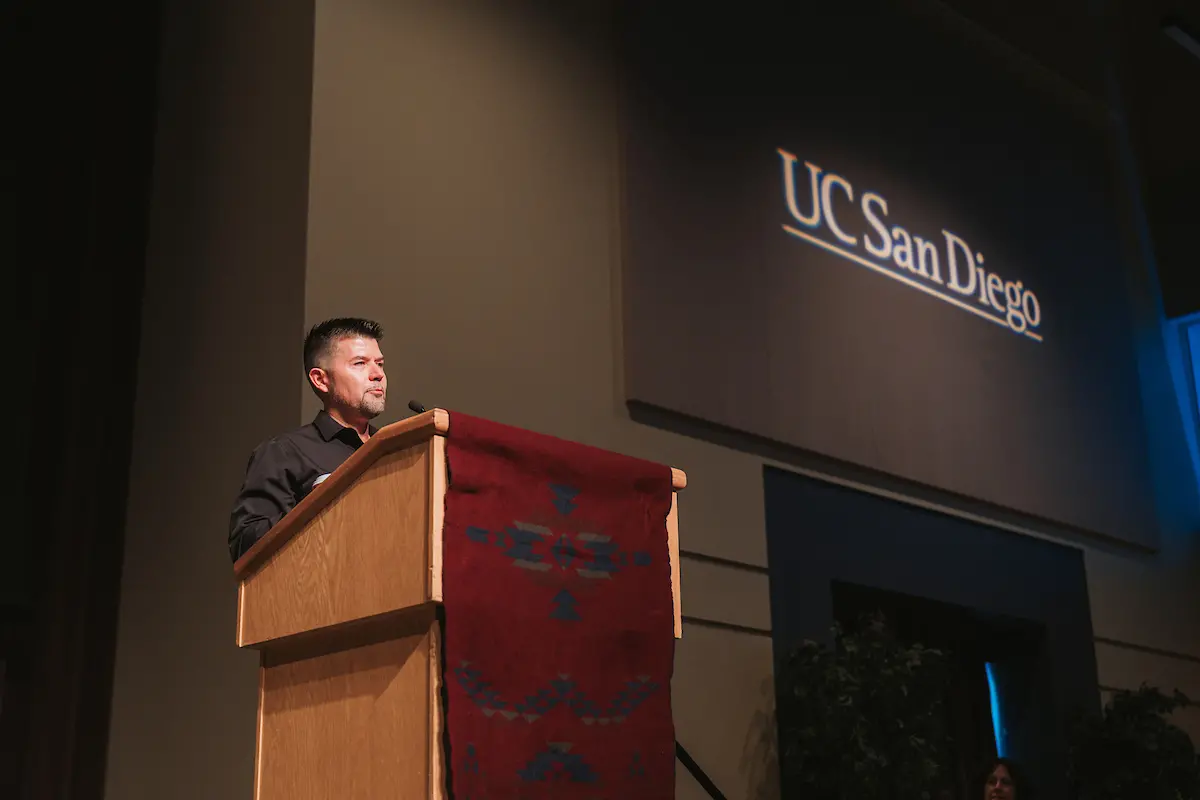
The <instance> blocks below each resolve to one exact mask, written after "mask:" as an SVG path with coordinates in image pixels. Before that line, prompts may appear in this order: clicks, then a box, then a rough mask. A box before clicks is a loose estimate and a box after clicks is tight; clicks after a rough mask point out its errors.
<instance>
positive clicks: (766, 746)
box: [741, 677, 780, 800]
mask: <svg viewBox="0 0 1200 800" xmlns="http://www.w3.org/2000/svg"><path fill="white" fill-rule="evenodd" d="M777 732H778V728H777V726H776V721H775V680H774V678H772V677H767V678H764V679H763V682H762V684H761V685H760V686H759V699H758V711H756V712H754V717H753V718H752V719H751V720H750V729H749V730H748V731H747V733H746V741H745V744H744V746H743V748H742V761H741V771H742V774H744V775H745V776H746V781H747V786H746V797H747V798H750V800H779V798H780V785H779V736H778V733H777Z"/></svg>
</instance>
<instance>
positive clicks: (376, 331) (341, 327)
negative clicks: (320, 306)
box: [304, 317, 383, 391]
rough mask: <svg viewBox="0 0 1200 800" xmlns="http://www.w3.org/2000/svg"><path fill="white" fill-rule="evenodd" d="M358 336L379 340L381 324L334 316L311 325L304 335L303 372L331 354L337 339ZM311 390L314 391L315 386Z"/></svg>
mask: <svg viewBox="0 0 1200 800" xmlns="http://www.w3.org/2000/svg"><path fill="white" fill-rule="evenodd" d="M358 336H361V337H363V338H364V339H374V340H375V341H377V342H381V341H383V326H382V325H380V324H379V323H378V322H375V321H374V320H370V319H362V318H361V317H334V318H333V319H327V320H325V321H324V322H318V323H317V324H316V325H313V326H312V328H310V329H309V331H308V335H307V336H305V337H304V374H305V375H308V373H309V371H310V370H312V368H313V367H319V366H321V364H320V363H319V362H321V361H324V360H325V359H326V358H328V357H329V356H331V355H332V354H333V350H334V347H336V346H337V343H338V341H339V340H341V339H346V338H354V337H358ZM309 385H311V381H310V383H309ZM313 391H316V387H315V386H314V387H313Z"/></svg>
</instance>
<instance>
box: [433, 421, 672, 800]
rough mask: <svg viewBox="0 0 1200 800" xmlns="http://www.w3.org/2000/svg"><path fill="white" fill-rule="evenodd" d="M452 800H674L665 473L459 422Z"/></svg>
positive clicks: (451, 490) (454, 473) (451, 503)
mask: <svg viewBox="0 0 1200 800" xmlns="http://www.w3.org/2000/svg"><path fill="white" fill-rule="evenodd" d="M447 456H448V460H449V473H450V479H449V486H448V490H447V496H446V511H445V515H446V516H445V546H444V571H443V580H444V589H443V593H444V600H445V612H446V627H445V670H446V676H445V678H446V687H447V718H446V726H447V732H448V736H449V750H448V753H447V757H448V763H449V766H450V779H451V788H452V791H453V795H454V797H455V798H456V800H500V798H504V799H505V800H516V799H517V798H531V799H532V798H556V800H574V799H575V798H579V799H580V800H584V799H586V800H598V798H608V799H609V800H631V799H633V798H654V800H662V799H663V798H672V797H674V790H675V774H674V767H675V749H674V748H675V731H674V725H673V722H672V718H671V694H670V685H671V673H672V667H673V658H674V645H675V642H674V638H673V617H672V598H671V570H670V563H669V557H668V552H667V533H666V518H667V514H668V512H669V511H670V507H671V471H670V469H669V468H668V467H664V466H660V465H657V464H652V463H648V462H645V461H640V460H637V459H633V458H627V457H624V456H618V455H615V454H612V453H608V452H605V451H602V450H597V449H595V448H591V447H586V446H583V445H576V444H572V443H569V442H565V441H562V440H559V439H554V438H552V437H548V436H541V435H536V434H531V433H529V432H526V431H521V430H519V429H515V428H510V427H507V426H503V425H498V424H496V423H491V422H486V421H484V420H480V419H476V418H473V417H469V416H466V415H463V414H457V413H456V414H454V415H452V417H451V425H450V432H449V435H448V437H447Z"/></svg>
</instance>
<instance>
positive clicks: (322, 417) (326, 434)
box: [313, 409, 379, 442]
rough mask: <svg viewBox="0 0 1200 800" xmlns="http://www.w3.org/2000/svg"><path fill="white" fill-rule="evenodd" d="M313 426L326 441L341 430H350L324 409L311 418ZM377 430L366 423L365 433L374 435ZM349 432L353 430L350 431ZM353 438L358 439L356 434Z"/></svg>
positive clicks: (334, 436)
mask: <svg viewBox="0 0 1200 800" xmlns="http://www.w3.org/2000/svg"><path fill="white" fill-rule="evenodd" d="M313 427H315V428H316V429H317V433H319V434H321V438H322V439H324V440H325V441H327V442H328V441H331V440H333V439H334V438H336V437H337V436H338V434H340V433H342V431H349V430H350V429H349V428H347V427H346V426H345V425H343V424H342V423H340V422H338V421H337V420H336V419H334V418H333V417H331V416H329V412H328V411H325V410H324V409H322V410H321V411H318V412H317V416H316V419H314V420H313ZM378 431H379V429H378V428H376V427H375V426H374V425H371V424H368V425H367V433H369V434H370V435H371V436H374V435H375V434H376V433H378ZM351 433H354V432H353V431H351ZM354 438H355V439H358V434H354Z"/></svg>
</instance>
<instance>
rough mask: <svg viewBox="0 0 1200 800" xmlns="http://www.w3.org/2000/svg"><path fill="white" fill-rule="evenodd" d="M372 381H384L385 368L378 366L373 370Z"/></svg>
mask: <svg viewBox="0 0 1200 800" xmlns="http://www.w3.org/2000/svg"><path fill="white" fill-rule="evenodd" d="M371 380H373V381H381V380H383V367H381V366H379V365H378V364H376V365H374V366H373V367H372V368H371Z"/></svg>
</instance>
